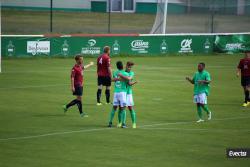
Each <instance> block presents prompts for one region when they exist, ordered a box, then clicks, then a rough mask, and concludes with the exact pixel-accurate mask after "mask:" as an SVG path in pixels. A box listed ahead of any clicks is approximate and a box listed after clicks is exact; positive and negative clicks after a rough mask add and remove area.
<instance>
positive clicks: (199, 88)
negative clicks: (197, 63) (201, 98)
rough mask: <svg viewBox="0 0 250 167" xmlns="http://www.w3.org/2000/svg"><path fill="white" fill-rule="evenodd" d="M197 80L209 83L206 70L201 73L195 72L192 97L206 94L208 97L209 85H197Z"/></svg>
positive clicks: (208, 75) (209, 79)
mask: <svg viewBox="0 0 250 167" xmlns="http://www.w3.org/2000/svg"><path fill="white" fill-rule="evenodd" d="M199 80H206V81H211V78H210V74H209V72H207V71H206V70H203V71H202V72H198V71H197V72H196V73H195V74H194V77H193V81H194V95H198V94H201V93H206V95H207V96H208V95H209V91H210V84H199V83H198V81H199Z"/></svg>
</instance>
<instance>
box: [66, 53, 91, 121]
mask: <svg viewBox="0 0 250 167" xmlns="http://www.w3.org/2000/svg"><path fill="white" fill-rule="evenodd" d="M75 61H76V64H75V65H74V67H73V68H72V71H71V91H72V93H73V95H75V96H76V99H74V100H72V101H71V102H70V103H69V104H67V105H64V106H63V109H64V112H67V110H68V109H69V108H70V107H71V106H74V105H77V107H78V109H79V112H80V115H81V116H82V117H83V116H84V117H87V116H88V115H87V114H86V113H84V112H83V111H82V91H83V71H84V69H87V68H89V67H90V66H92V65H94V63H93V62H90V63H89V64H88V65H85V66H83V57H82V56H81V55H77V56H75Z"/></svg>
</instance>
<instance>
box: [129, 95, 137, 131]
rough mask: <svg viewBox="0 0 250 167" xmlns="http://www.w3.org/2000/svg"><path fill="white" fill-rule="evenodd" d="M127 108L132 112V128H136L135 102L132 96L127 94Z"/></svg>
mask: <svg viewBox="0 0 250 167" xmlns="http://www.w3.org/2000/svg"><path fill="white" fill-rule="evenodd" d="M127 106H128V109H129V112H130V116H131V120H132V127H133V128H136V112H135V110H134V108H133V106H134V100H133V95H132V94H127Z"/></svg>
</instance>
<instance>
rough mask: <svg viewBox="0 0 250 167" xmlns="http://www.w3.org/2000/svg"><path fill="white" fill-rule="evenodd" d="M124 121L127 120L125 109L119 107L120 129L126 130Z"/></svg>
mask: <svg viewBox="0 0 250 167" xmlns="http://www.w3.org/2000/svg"><path fill="white" fill-rule="evenodd" d="M126 119H127V113H126V107H125V106H121V122H122V128H126V127H127V126H126Z"/></svg>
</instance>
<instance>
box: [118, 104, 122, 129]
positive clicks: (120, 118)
mask: <svg viewBox="0 0 250 167" xmlns="http://www.w3.org/2000/svg"><path fill="white" fill-rule="evenodd" d="M117 115H118V125H117V127H118V128H121V127H122V112H121V106H119V111H118V114H117Z"/></svg>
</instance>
